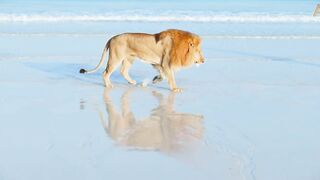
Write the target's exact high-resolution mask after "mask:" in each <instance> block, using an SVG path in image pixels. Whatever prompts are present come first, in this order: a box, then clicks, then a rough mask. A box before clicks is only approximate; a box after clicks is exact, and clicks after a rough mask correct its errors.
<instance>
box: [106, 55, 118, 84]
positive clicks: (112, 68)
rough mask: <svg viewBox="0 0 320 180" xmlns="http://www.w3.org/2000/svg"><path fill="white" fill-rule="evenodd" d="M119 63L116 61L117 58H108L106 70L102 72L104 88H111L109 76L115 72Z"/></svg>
mask: <svg viewBox="0 0 320 180" xmlns="http://www.w3.org/2000/svg"><path fill="white" fill-rule="evenodd" d="M120 63H121V60H118V59H117V58H114V57H112V56H109V60H108V64H107V67H106V70H105V71H104V72H103V79H104V84H105V86H106V87H108V88H112V87H113V85H112V84H111V81H110V76H111V74H112V73H113V72H114V71H115V70H116V68H117V67H118V65H119V64H120Z"/></svg>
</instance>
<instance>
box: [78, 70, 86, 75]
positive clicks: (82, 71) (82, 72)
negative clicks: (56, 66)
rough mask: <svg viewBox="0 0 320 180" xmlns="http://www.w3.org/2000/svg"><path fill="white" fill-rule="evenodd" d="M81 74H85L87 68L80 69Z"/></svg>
mask: <svg viewBox="0 0 320 180" xmlns="http://www.w3.org/2000/svg"><path fill="white" fill-rule="evenodd" d="M79 72H80V73H81V74H84V73H86V72H87V71H86V70H85V69H80V71H79Z"/></svg>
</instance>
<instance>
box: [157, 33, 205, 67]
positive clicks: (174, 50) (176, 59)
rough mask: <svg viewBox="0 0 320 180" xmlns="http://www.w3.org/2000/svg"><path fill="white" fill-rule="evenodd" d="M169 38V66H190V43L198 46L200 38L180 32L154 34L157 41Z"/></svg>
mask: <svg viewBox="0 0 320 180" xmlns="http://www.w3.org/2000/svg"><path fill="white" fill-rule="evenodd" d="M166 36H169V37H170V38H171V40H172V47H171V51H170V66H171V67H175V68H179V67H185V66H188V65H190V64H192V61H191V60H192V59H191V57H190V54H189V44H190V43H192V44H193V45H194V46H195V47H197V46H199V44H200V41H201V40H200V37H199V36H197V35H195V34H193V33H190V32H187V31H182V30H177V29H168V30H166V31H163V32H161V33H159V34H156V38H157V40H160V39H163V38H165V37H166Z"/></svg>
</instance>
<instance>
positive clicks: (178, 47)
mask: <svg viewBox="0 0 320 180" xmlns="http://www.w3.org/2000/svg"><path fill="white" fill-rule="evenodd" d="M200 43H201V39H200V37H199V36H198V35H195V34H193V33H190V32H186V31H182V30H176V29H169V30H166V31H162V32H160V33H158V34H145V33H124V34H120V35H116V36H114V37H112V38H111V39H110V40H109V41H108V42H107V44H106V46H105V48H104V50H103V54H102V57H101V60H100V62H99V64H98V65H97V67H96V68H95V69H93V70H85V69H81V70H80V73H93V72H96V71H97V70H98V69H99V68H100V67H101V65H102V64H103V61H104V59H105V55H106V53H107V50H108V49H109V60H108V64H107V68H106V70H105V72H104V73H103V78H104V82H105V86H106V87H113V86H112V84H111V82H110V79H109V77H110V75H111V74H112V72H113V71H114V70H115V69H116V67H117V66H118V65H119V64H120V63H122V67H121V74H122V75H123V77H124V78H125V79H126V80H127V81H128V82H129V83H130V84H136V81H134V80H133V79H131V77H130V76H129V73H128V71H129V68H130V66H131V65H132V63H133V61H134V59H136V58H139V59H142V60H144V62H146V63H150V64H151V65H152V66H153V67H154V68H156V69H157V70H158V71H159V75H157V76H155V77H154V78H153V83H157V82H160V81H161V80H162V79H166V78H167V79H168V82H169V86H170V89H171V90H172V91H174V92H181V89H179V88H177V86H176V82H175V78H174V71H175V70H178V69H180V68H182V67H187V66H190V65H192V64H198V63H204V57H203V55H202V51H201V48H200Z"/></svg>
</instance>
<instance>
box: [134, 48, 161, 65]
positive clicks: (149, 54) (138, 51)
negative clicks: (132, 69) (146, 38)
mask: <svg viewBox="0 0 320 180" xmlns="http://www.w3.org/2000/svg"><path fill="white" fill-rule="evenodd" d="M129 51H130V54H132V56H134V57H136V58H139V59H141V60H142V61H143V62H146V63H150V64H160V62H161V58H162V48H161V47H160V48H159V47H156V45H155V47H150V46H144V45H140V46H138V48H135V49H133V48H130V50H129Z"/></svg>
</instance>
